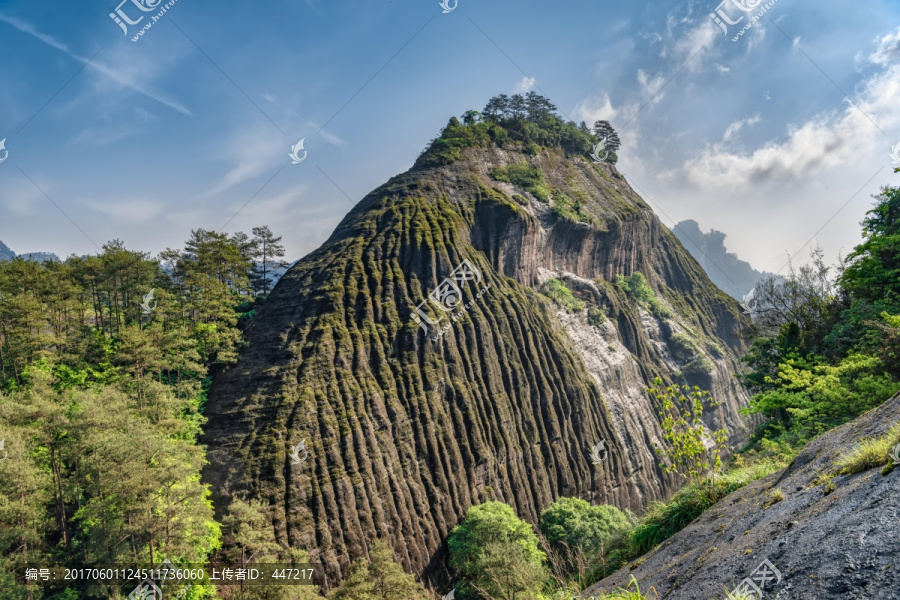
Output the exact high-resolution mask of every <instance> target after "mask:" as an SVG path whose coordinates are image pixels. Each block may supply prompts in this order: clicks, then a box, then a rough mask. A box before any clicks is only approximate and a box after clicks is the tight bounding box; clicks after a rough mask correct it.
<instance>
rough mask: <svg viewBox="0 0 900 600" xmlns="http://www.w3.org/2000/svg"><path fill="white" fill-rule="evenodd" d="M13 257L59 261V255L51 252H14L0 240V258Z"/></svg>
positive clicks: (39, 260) (7, 258) (36, 260)
mask: <svg viewBox="0 0 900 600" xmlns="http://www.w3.org/2000/svg"><path fill="white" fill-rule="evenodd" d="M15 258H21V259H22V260H33V261H35V262H44V261H47V260H52V261H59V257H58V256H56V255H55V254H53V253H52V252H26V253H25V254H16V253H15V252H13V251H12V249H10V247H9V246H7V245H6V244H4V243H3V242H2V241H0V260H13V259H15Z"/></svg>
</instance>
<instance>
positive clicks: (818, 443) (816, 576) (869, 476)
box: [583, 395, 900, 600]
mask: <svg viewBox="0 0 900 600" xmlns="http://www.w3.org/2000/svg"><path fill="white" fill-rule="evenodd" d="M897 422H900V395H897V396H894V397H893V398H891V399H890V400H889V401H888V402H886V403H885V404H883V405H882V406H880V407H879V408H876V409H874V410H872V411H870V412H868V413H866V414H865V415H863V416H861V417H859V418H858V419H856V420H855V421H852V422H850V423H847V424H845V425H843V426H841V427H838V428H837V429H834V430H832V431H830V432H828V433H826V434H824V435H822V436H821V437H819V438H818V439H816V440H815V441H813V442H812V443H810V444H809V445H808V446H807V447H806V448H805V449H804V450H803V452H801V453H800V454H799V455H798V456H797V458H796V459H794V461H793V462H792V463H791V465H790V466H788V467H787V468H786V469H784V470H783V471H779V472H777V473H773V474H772V475H769V476H768V477H766V478H764V479H761V480H759V481H756V482H754V483H752V484H750V485H748V486H747V487H745V488H743V489H740V490H738V491H736V492H734V493H733V494H731V495H729V496H728V497H726V498H725V499H723V500H722V501H721V502H719V503H718V504H716V505H715V506H714V507H712V508H711V509H709V510H708V511H707V512H706V513H704V514H703V515H702V516H701V517H700V518H699V519H698V520H697V521H695V522H694V523H692V524H691V525H689V526H688V527H687V528H685V529H684V530H682V531H681V532H679V533H678V534H676V535H675V536H673V537H672V538H671V539H669V540H667V541H666V542H664V543H663V544H661V545H660V547H659V548H657V549H656V550H655V551H653V552H652V553H650V554H649V555H646V556H644V557H641V558H640V559H638V560H637V561H636V563H633V564H631V565H629V566H626V567H624V568H622V569H621V570H620V571H618V572H617V573H615V574H614V575H612V576H610V577H608V578H606V579H604V580H603V581H601V582H599V583H598V584H597V585H595V586H593V587H592V588H590V589H588V590H586V591H585V592H584V594H583V597H588V596H590V594H592V593H594V594H596V593H598V592H599V591H601V590H613V589H616V588H617V587H619V586H622V585H627V582H628V581H629V580H630V578H631V576H634V577H635V578H636V579H637V581H638V582H639V584H640V586H641V589H642V590H644V591H646V590H649V589H650V587H651V586H652V587H653V588H655V590H656V591H657V592H658V593H659V597H660V598H662V599H665V600H682V599H683V600H698V599H708V598H709V599H711V598H720V599H721V598H725V597H726V592H725V590H726V588H727V590H728V591H731V590H733V589H734V588H735V587H736V586H737V585H739V584H740V583H741V582H742V581H743V579H744V578H747V577H750V576H751V575H752V573H753V572H754V571H755V570H756V569H757V567H758V566H759V565H760V564H762V562H763V561H764V560H768V561H770V563H771V564H772V565H773V566H774V567H775V569H777V570H778V572H779V573H780V574H781V580H780V581H778V578H777V577H775V578H772V579H770V581H769V585H768V586H767V587H766V588H765V590H764V595H763V598H766V599H776V598H778V599H791V600H838V599H840V600H853V599H858V600H876V599H877V600H896V599H900V468H896V469H894V470H893V471H892V472H890V473H888V474H887V475H882V474H881V467H877V468H874V469H871V470H868V471H864V472H862V473H857V474H855V475H849V476H838V477H835V478H834V479H832V480H831V481H832V483H833V484H834V491H831V492H828V489H830V488H829V487H826V486H825V485H824V484H823V483H820V480H817V477H818V476H820V475H822V474H825V473H827V472H828V471H830V470H832V469H833V467H834V463H835V460H836V459H837V458H838V457H839V456H840V455H841V454H842V453H848V452H850V451H851V450H852V449H853V448H854V447H855V446H856V445H857V444H858V443H859V442H860V440H862V439H864V438H869V437H877V436H879V435H881V434H883V433H885V432H886V431H887V430H888V429H890V427H891V426H892V425H894V424H896V423H897ZM775 490H780V491H781V494H783V496H784V499H783V500H780V501H778V502H775V503H772V500H773V496H775V497H776V498H777V497H778V495H777V494H776V492H775ZM635 565H637V566H635ZM772 573H773V574H774V571H772ZM752 597H754V598H755V597H756V596H752Z"/></svg>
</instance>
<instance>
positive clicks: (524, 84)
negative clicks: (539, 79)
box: [513, 77, 536, 94]
mask: <svg viewBox="0 0 900 600" xmlns="http://www.w3.org/2000/svg"><path fill="white" fill-rule="evenodd" d="M535 82H536V80H535V78H534V77H523V78H522V79H521V80H520V81H519V83H517V84H516V88H515V89H514V90H513V94H525V93H527V92H530V91H531V90H532V89H533V88H534V84H535Z"/></svg>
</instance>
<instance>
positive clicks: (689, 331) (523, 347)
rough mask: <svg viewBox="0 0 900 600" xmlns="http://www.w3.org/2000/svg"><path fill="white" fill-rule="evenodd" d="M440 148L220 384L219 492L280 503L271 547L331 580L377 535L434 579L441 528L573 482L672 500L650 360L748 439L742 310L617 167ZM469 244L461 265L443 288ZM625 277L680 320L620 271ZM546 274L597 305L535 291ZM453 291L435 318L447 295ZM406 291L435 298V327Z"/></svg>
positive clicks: (520, 509)
mask: <svg viewBox="0 0 900 600" xmlns="http://www.w3.org/2000/svg"><path fill="white" fill-rule="evenodd" d="M452 127H455V126H454V125H453V124H452V122H451V128H452ZM462 130H463V128H461V126H460V131H462ZM463 133H465V131H463ZM449 154H450V155H449V157H447V156H445V155H440V154H437V155H436V154H434V153H427V154H426V155H424V156H423V158H422V159H420V161H419V162H418V163H417V164H416V167H414V168H413V169H412V170H411V171H409V172H407V173H404V174H402V175H399V176H397V177H394V178H393V179H391V180H390V181H389V182H388V183H386V184H385V185H383V186H382V187H380V188H378V189H377V190H375V191H374V192H372V193H371V194H369V195H368V196H366V197H365V198H364V199H363V200H361V201H360V202H359V204H358V205H357V206H356V207H355V208H354V209H353V210H352V211H351V212H350V213H349V214H348V215H347V216H346V217H345V219H344V220H343V221H342V223H341V224H340V225H339V226H338V227H337V229H336V230H335V232H334V233H333V235H332V236H331V238H330V239H329V240H328V241H327V242H326V243H325V244H324V245H323V246H322V247H321V248H320V249H319V250H317V251H315V252H313V253H312V254H310V255H309V256H307V257H305V258H304V259H302V260H301V261H299V262H298V263H297V264H296V265H295V266H294V267H292V268H291V269H290V270H289V271H288V273H287V274H285V276H284V277H283V278H282V279H281V280H280V281H279V283H278V285H277V286H276V287H275V289H274V291H273V292H272V294H271V295H270V296H269V299H268V300H267V302H266V303H265V305H264V306H263V307H262V309H261V310H260V312H259V315H258V316H257V318H256V320H255V322H254V324H253V325H252V327H251V329H250V330H249V333H248V336H249V347H248V348H247V349H246V350H245V351H244V352H243V353H242V355H241V358H240V361H239V362H238V364H237V365H236V366H234V367H233V368H231V369H229V370H228V371H227V372H225V373H224V374H222V375H221V376H220V377H217V379H216V381H215V383H214V385H213V388H212V390H211V394H210V399H209V404H208V408H207V413H206V414H207V416H208V417H209V425H208V429H207V432H206V435H205V438H204V442H205V443H207V444H208V445H209V459H210V462H211V464H210V466H209V468H208V469H207V470H206V472H205V480H206V481H208V482H209V483H211V485H212V489H213V494H214V497H215V500H216V504H217V506H218V507H220V509H221V508H222V507H224V506H227V502H228V499H229V497H230V496H233V495H234V494H238V493H240V494H249V495H252V496H257V497H261V498H262V499H264V501H266V502H268V503H269V504H271V506H272V513H271V516H272V520H273V523H274V526H275V531H276V534H277V537H278V540H279V542H280V543H282V544H284V545H286V546H287V545H290V546H295V547H303V548H306V549H308V550H309V551H310V552H311V556H312V560H313V561H314V562H315V563H317V564H318V565H319V567H318V572H317V577H318V581H319V582H320V583H321V584H322V585H323V587H325V588H326V589H327V588H328V587H331V586H333V585H334V584H335V582H337V581H339V580H340V578H341V576H342V575H346V573H347V569H348V566H349V562H350V560H352V559H354V558H356V557H359V556H362V555H365V554H366V553H367V548H368V546H369V544H370V543H371V541H372V540H373V539H374V538H375V537H381V538H384V539H386V540H388V541H389V542H390V543H391V544H392V545H393V547H394V549H395V554H396V558H397V560H399V561H400V562H401V564H403V565H404V567H405V568H407V569H408V570H410V571H412V572H414V573H417V574H420V575H422V576H424V577H426V578H427V579H430V580H431V581H433V582H436V583H438V584H439V585H440V586H441V587H442V586H443V585H444V583H445V582H446V570H445V567H444V565H445V559H446V556H445V553H444V548H445V547H446V544H445V540H446V536H447V534H448V532H449V531H450V529H451V528H452V527H453V526H454V525H456V524H457V523H459V522H460V520H461V519H462V518H463V516H464V515H465V513H466V511H467V509H468V508H469V507H470V506H472V505H473V504H478V503H481V502H483V501H485V500H489V499H495V500H501V501H504V502H507V503H509V504H511V505H512V506H513V508H514V509H515V510H516V511H517V513H518V514H519V515H520V516H521V517H522V518H525V519H527V520H529V521H531V522H536V520H537V518H538V516H539V514H540V511H541V510H543V509H544V508H546V506H547V505H548V504H549V503H550V502H552V501H553V500H555V499H556V498H558V497H559V496H563V495H565V496H579V497H582V498H585V499H588V500H590V501H592V502H594V503H612V504H615V505H617V506H619V507H622V508H630V509H632V510H640V509H641V508H642V507H643V506H645V505H646V504H647V503H648V502H650V501H652V500H657V499H661V498H663V497H665V496H667V495H668V494H670V493H671V492H672V491H674V489H675V488H676V486H677V485H678V483H679V482H678V480H677V479H675V478H674V477H673V476H671V475H667V474H665V473H663V472H661V471H660V470H659V469H658V467H657V460H656V459H655V457H654V453H653V450H652V448H653V445H654V444H656V443H658V442H659V441H660V438H661V434H660V430H659V425H658V416H657V415H656V411H655V408H654V406H653V405H652V404H651V402H650V400H649V398H648V397H647V394H646V393H645V392H644V387H645V386H646V385H647V384H648V382H650V381H652V378H653V377H655V376H662V377H665V378H667V379H670V378H671V377H672V374H673V373H676V372H681V371H683V375H684V376H685V377H688V378H689V380H690V381H692V382H695V383H698V384H700V385H702V386H704V387H706V388H709V389H711V390H712V391H713V393H714V394H715V397H716V398H717V399H719V400H721V401H723V405H722V406H721V407H719V408H718V409H716V410H715V411H711V412H709V414H708V424H709V425H710V426H712V427H716V428H718V427H727V428H728V429H729V430H730V431H731V433H732V434H733V438H734V440H735V441H737V440H739V439H741V438H742V437H743V436H744V435H745V434H746V429H745V425H744V423H743V421H742V420H741V418H740V416H739V415H738V409H739V408H740V406H741V405H743V404H744V403H745V402H746V400H747V398H746V394H745V393H744V392H743V390H742V389H741V388H740V386H739V385H737V383H736V380H735V376H734V375H735V371H736V369H737V368H738V367H739V363H738V359H737V355H738V353H739V352H740V351H741V350H742V348H743V344H744V342H743V340H742V339H741V337H740V335H739V330H740V327H741V315H740V307H739V305H738V304H737V303H736V302H735V301H734V300H732V299H731V298H729V297H727V296H726V295H725V294H724V293H723V292H721V291H720V290H718V289H717V288H716V287H715V286H714V285H713V284H712V283H711V282H710V281H709V279H708V278H707V277H706V275H705V274H704V272H703V270H702V269H701V268H700V266H699V265H698V264H697V263H696V261H694V260H693V259H692V258H691V257H690V255H689V254H688V253H687V252H686V251H685V250H684V248H683V247H682V246H681V244H680V243H679V242H678V240H677V239H676V238H675V236H674V235H672V233H671V232H670V231H669V230H668V229H667V228H666V227H664V226H663V225H662V224H661V223H660V222H659V220H658V219H657V218H656V216H655V215H654V214H653V212H652V211H651V210H650V208H649V207H648V206H647V205H646V204H645V203H644V202H643V200H641V199H640V198H639V197H638V196H637V194H635V193H634V191H633V190H632V189H631V188H630V187H629V186H628V184H627V183H626V182H625V180H624V179H623V178H622V177H621V176H620V174H619V173H618V172H617V171H616V169H615V167H614V166H612V165H611V164H609V163H604V164H593V163H592V162H591V161H590V160H589V159H587V158H586V157H584V156H582V155H572V154H570V155H568V156H567V153H566V152H565V151H564V150H563V149H562V148H560V147H558V146H557V147H552V148H548V147H543V148H539V147H537V146H536V145H535V144H531V145H530V146H528V147H527V148H526V147H525V145H523V144H519V143H514V142H510V141H508V140H507V141H506V142H505V143H504V144H503V146H502V147H500V146H498V145H496V144H494V143H482V144H480V145H476V146H475V147H466V148H463V149H461V150H458V151H457V150H454V151H453V152H451V153H449ZM506 167H512V171H513V172H515V174H517V175H518V176H517V177H509V176H507V175H508V174H509V173H510V171H507V170H506ZM523 173H525V175H527V176H528V177H530V182H525V183H522V179H523V177H522V174H523ZM502 180H506V181H502ZM513 180H515V181H519V182H520V183H519V184H517V183H513V182H512V181H513ZM523 185H525V186H527V187H528V189H525V187H522V186H523ZM541 198H543V200H541ZM573 215H574V216H573ZM587 221H589V222H587ZM463 261H468V263H467V264H468V265H469V267H472V268H474V270H471V269H470V270H469V273H470V274H471V277H472V278H471V279H470V280H466V279H465V278H464V277H461V278H459V279H455V280H453V281H451V282H449V283H448V282H447V278H448V277H451V274H452V273H454V272H455V273H456V274H457V275H459V274H460V272H459V271H458V270H456V269H457V267H458V266H459V265H462V264H464V263H463ZM467 268H468V267H467ZM455 270H456V271H455ZM476 271H477V273H476ZM635 271H640V272H642V273H643V274H644V275H645V276H646V278H647V280H648V281H649V284H650V286H651V287H652V288H653V289H654V290H655V293H656V295H657V297H658V298H660V299H661V302H662V303H663V307H664V308H665V307H668V310H669V311H670V314H668V315H665V310H662V311H660V310H657V311H655V312H656V313H657V314H656V315H654V314H651V313H650V312H648V310H647V309H646V308H645V307H643V306H640V305H638V304H637V302H636V301H634V300H633V299H631V298H629V297H627V296H626V294H625V292H624V291H623V289H622V288H621V286H618V285H616V284H615V278H616V276H617V275H626V276H628V275H631V274H632V273H634V272H635ZM551 277H553V278H558V279H560V280H562V281H564V282H566V284H567V285H568V286H569V288H570V289H572V290H573V291H574V293H575V295H576V296H577V297H578V298H580V299H582V300H583V301H584V302H585V303H586V305H587V307H589V308H593V309H599V311H602V313H603V314H604V315H605V320H603V319H604V318H601V317H599V316H598V315H599V313H598V312H597V310H595V311H593V312H592V314H593V318H592V323H593V324H591V323H589V322H588V311H586V310H582V311H576V312H566V311H565V310H563V309H562V308H560V307H559V306H557V305H555V304H553V303H552V302H551V301H550V300H549V298H547V297H546V296H544V295H542V294H541V293H538V290H540V289H542V287H541V286H542V284H543V283H545V282H546V281H547V280H548V279H549V278H551ZM442 282H443V283H444V284H445V285H443V287H442V288H441V293H440V294H438V295H437V297H436V298H437V299H436V300H432V301H429V302H428V303H427V307H428V308H427V310H425V308H426V305H423V304H421V303H422V302H423V301H424V300H425V299H426V298H428V297H429V293H430V292H431V291H432V290H434V289H435V288H436V286H438V285H439V284H442ZM451 284H455V285H457V286H458V288H457V289H456V290H455V291H454V287H453V285H451ZM460 290H461V292H460ZM482 290H485V291H484V292H483V293H481V291H482ZM446 292H450V294H449V295H448V294H447V293H446ZM460 293H461V294H462V300H463V302H462V303H460V304H459V305H457V306H456V307H455V308H454V311H453V312H452V314H453V315H454V316H455V317H456V316H458V317H459V318H458V319H454V320H451V319H448V318H446V317H447V314H446V313H442V312H441V310H440V308H439V307H438V301H440V300H443V301H446V305H447V306H449V305H451V304H453V303H454V300H455V298H454V297H453V296H454V295H458V294H460ZM479 293H481V295H480V296H478V294H479ZM463 303H464V304H465V305H466V307H462V304H463ZM418 307H422V308H423V317H420V320H422V321H423V323H424V322H426V321H425V320H424V319H425V318H426V317H427V318H428V319H431V320H436V319H437V318H439V317H441V316H442V315H444V320H443V321H441V322H440V327H441V328H442V329H441V331H442V332H443V334H442V335H435V333H436V331H435V328H433V327H432V328H429V329H430V331H429V332H428V335H427V336H426V335H425V333H424V332H423V331H422V329H421V328H420V327H419V326H418V325H417V324H416V322H414V320H413V319H411V318H410V316H411V313H415V312H416V310H417V308H418ZM601 320H603V322H600V321H601ZM434 337H436V338H437V341H434V340H432V338H434ZM685 340H687V342H686V341H685ZM301 442H302V443H303V445H304V447H303V448H302V449H298V450H297V451H296V452H294V449H296V448H297V445H298V444H299V443H301ZM600 442H603V443H604V445H605V448H606V449H607V450H608V454H604V455H603V456H604V458H606V460H604V461H603V462H601V463H599V464H593V462H592V459H591V456H590V450H591V448H592V447H595V446H596V445H597V444H599V443H600Z"/></svg>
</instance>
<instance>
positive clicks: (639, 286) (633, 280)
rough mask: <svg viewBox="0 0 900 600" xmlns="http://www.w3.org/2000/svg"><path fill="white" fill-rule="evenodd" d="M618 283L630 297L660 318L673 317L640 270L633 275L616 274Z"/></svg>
mask: <svg viewBox="0 0 900 600" xmlns="http://www.w3.org/2000/svg"><path fill="white" fill-rule="evenodd" d="M616 285H618V286H619V287H620V288H622V290H624V291H625V293H626V294H627V295H628V297H629V298H631V299H632V300H634V301H636V302H637V303H638V304H640V305H641V306H643V307H644V308H646V309H647V310H649V311H650V312H651V313H652V314H653V315H654V316H656V317H658V318H660V319H668V318H671V317H672V311H670V310H669V309H668V307H667V306H666V305H665V304H663V302H662V301H661V300H660V299H659V298H657V297H656V294H655V293H654V292H653V288H651V287H650V285H649V284H648V283H647V279H646V278H645V277H644V275H643V273H641V272H640V271H635V272H634V273H632V274H631V277H625V276H624V275H616Z"/></svg>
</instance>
